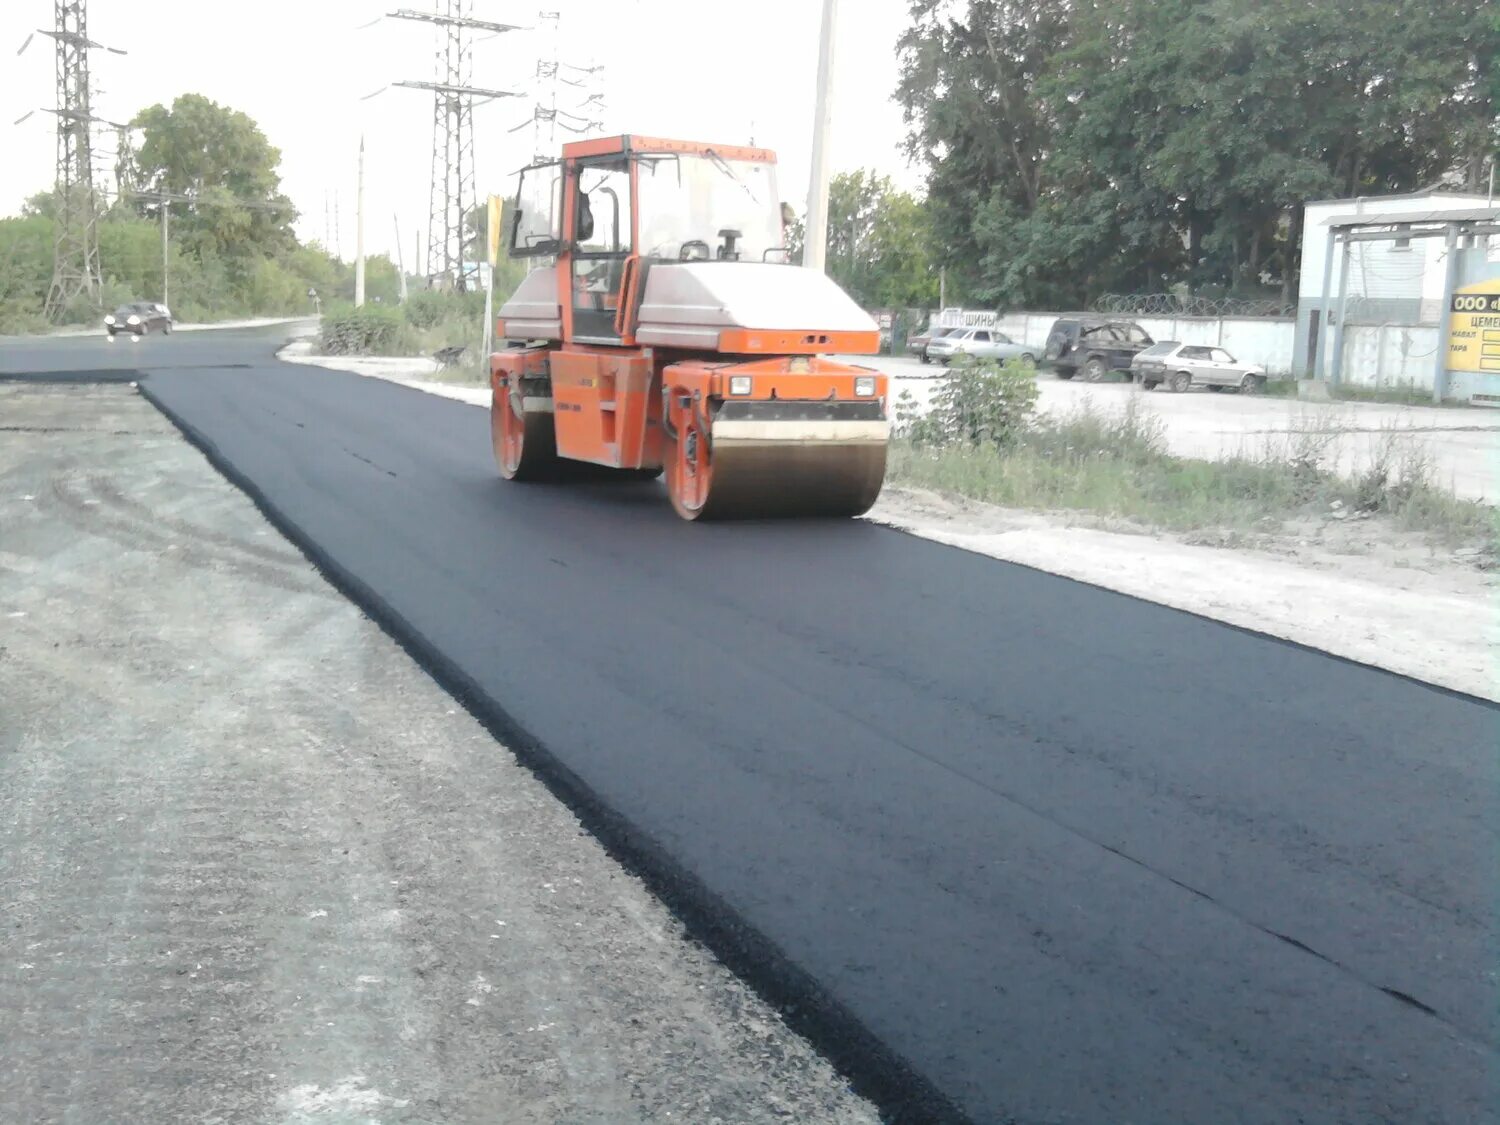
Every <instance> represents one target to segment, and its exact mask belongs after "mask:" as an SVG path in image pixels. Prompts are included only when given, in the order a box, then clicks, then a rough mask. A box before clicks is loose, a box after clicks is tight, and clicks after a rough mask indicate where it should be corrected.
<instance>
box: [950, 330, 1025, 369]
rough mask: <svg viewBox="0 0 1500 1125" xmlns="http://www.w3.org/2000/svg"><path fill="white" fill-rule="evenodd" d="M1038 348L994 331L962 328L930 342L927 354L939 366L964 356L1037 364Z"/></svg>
mask: <svg viewBox="0 0 1500 1125" xmlns="http://www.w3.org/2000/svg"><path fill="white" fill-rule="evenodd" d="M1036 353H1037V349H1036V348H1029V347H1027V346H1026V345H1025V344H1018V343H1016V342H1015V341H1014V340H1012V339H1011V338H1010V337H1009V336H1007V335H1006V334H1005V333H1004V332H997V331H996V330H995V329H993V328H960V329H958V331H956V332H950V333H949V334H948V335H946V336H942V337H939V338H937V339H933V340H930V341H929V342H928V344H927V354H928V355H929V356H931V357H932V358H933V359H935V360H937V361H938V362H939V363H949V362H951V361H952V360H954V359H956V358H957V357H958V356H961V355H969V356H973V357H974V358H975V359H998V360H1007V359H1019V360H1021V361H1022V362H1023V363H1035V362H1036Z"/></svg>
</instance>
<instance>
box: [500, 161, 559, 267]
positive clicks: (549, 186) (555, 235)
mask: <svg viewBox="0 0 1500 1125" xmlns="http://www.w3.org/2000/svg"><path fill="white" fill-rule="evenodd" d="M512 210H513V215H512V217H511V223H510V230H509V231H508V232H507V238H508V239H509V247H508V249H509V253H510V256H511V257H512V258H536V257H550V256H552V255H555V254H556V253H557V252H558V250H559V249H560V246H561V242H560V240H561V238H562V167H561V165H559V164H557V163H556V162H553V163H550V164H538V165H535V166H534V167H531V168H526V169H523V170H522V172H521V179H520V182H519V183H518V184H517V185H516V202H515V207H514V208H513V209H512Z"/></svg>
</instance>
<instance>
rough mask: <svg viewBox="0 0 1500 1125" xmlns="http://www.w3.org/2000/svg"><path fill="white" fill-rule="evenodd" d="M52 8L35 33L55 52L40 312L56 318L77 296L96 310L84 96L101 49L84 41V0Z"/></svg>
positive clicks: (61, 1)
mask: <svg viewBox="0 0 1500 1125" xmlns="http://www.w3.org/2000/svg"><path fill="white" fill-rule="evenodd" d="M52 7H53V16H54V27H53V30H52V31H42V32H41V34H42V35H49V36H51V37H52V39H53V40H54V41H55V42H56V48H57V109H56V111H55V112H56V113H57V180H56V185H57V187H56V190H57V237H56V241H55V242H54V244H53V264H52V285H51V287H50V288H49V289H48V290H47V304H46V306H45V310H44V311H45V314H46V315H47V316H48V317H49V318H51V319H56V318H57V317H58V316H59V315H60V314H61V313H62V312H63V310H64V309H66V308H67V307H68V306H69V305H70V304H71V303H73V302H74V301H75V300H77V298H78V297H79V296H86V297H87V298H88V299H89V301H90V302H91V303H92V304H94V305H98V303H99V301H100V297H101V291H102V289H103V280H102V278H101V277H100V273H99V214H98V200H97V197H96V195H95V187H94V147H93V137H92V133H91V131H90V130H91V127H92V125H93V123H94V121H95V120H97V119H96V118H95V117H94V115H93V112H92V110H91V108H90V105H91V98H90V91H89V51H91V50H93V49H95V48H98V47H102V46H103V44H102V43H95V42H94V41H93V40H91V39H90V38H89V37H88V3H87V0H54V2H53V5H52ZM27 42H30V40H29V39H28V40H27ZM21 49H22V50H25V49H26V48H25V45H24V44H23V45H22V48H21ZM106 49H107V50H110V51H113V52H114V53H115V54H117V55H123V54H124V53H125V52H124V51H120V50H116V49H115V48H113V47H109V48H106Z"/></svg>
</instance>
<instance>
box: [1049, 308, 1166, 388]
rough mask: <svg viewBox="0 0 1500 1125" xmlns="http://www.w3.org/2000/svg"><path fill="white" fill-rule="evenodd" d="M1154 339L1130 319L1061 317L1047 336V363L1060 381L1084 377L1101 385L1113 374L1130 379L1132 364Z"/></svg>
mask: <svg viewBox="0 0 1500 1125" xmlns="http://www.w3.org/2000/svg"><path fill="white" fill-rule="evenodd" d="M1153 343H1155V341H1154V340H1152V339H1151V336H1150V335H1149V334H1148V333H1147V332H1146V330H1145V329H1144V328H1142V327H1141V326H1140V325H1139V324H1136V323H1135V322H1134V321H1130V320H1109V319H1105V318H1102V317H1101V318H1093V317H1059V318H1058V319H1057V320H1056V321H1055V322H1054V323H1053V325H1052V331H1051V332H1050V333H1048V335H1047V350H1046V362H1047V364H1048V366H1050V367H1051V368H1052V369H1053V371H1055V372H1056V373H1057V377H1058V378H1059V379H1071V378H1073V376H1074V375H1078V374H1080V373H1081V374H1082V375H1083V377H1084V379H1086V380H1087V381H1088V382H1090V383H1097V382H1099V380H1101V379H1103V378H1104V377H1105V376H1106V375H1108V374H1109V373H1110V372H1111V371H1119V372H1122V373H1123V374H1124V375H1125V377H1126V378H1127V379H1129V378H1130V361H1131V360H1133V359H1134V358H1135V357H1136V355H1137V354H1139V353H1140V352H1143V351H1145V350H1146V349H1147V348H1149V347H1150V346H1151V345H1152V344H1153Z"/></svg>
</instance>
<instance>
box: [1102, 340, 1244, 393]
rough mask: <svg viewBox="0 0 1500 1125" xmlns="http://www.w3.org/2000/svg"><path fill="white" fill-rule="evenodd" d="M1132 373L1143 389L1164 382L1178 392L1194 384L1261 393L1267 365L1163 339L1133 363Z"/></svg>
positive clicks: (1218, 388)
mask: <svg viewBox="0 0 1500 1125" xmlns="http://www.w3.org/2000/svg"><path fill="white" fill-rule="evenodd" d="M1130 369H1131V374H1132V376H1133V377H1134V378H1135V379H1136V381H1138V382H1139V383H1140V384H1141V387H1142V388H1143V389H1144V390H1148V391H1149V390H1151V389H1152V388H1154V387H1158V386H1160V385H1161V384H1163V383H1165V384H1166V385H1167V386H1168V387H1169V388H1170V389H1172V390H1173V391H1177V392H1179V393H1180V392H1182V391H1186V390H1188V389H1189V388H1190V387H1193V386H1204V387H1207V388H1208V389H1209V390H1211V391H1222V390H1223V389H1224V388H1225V387H1234V388H1236V389H1237V390H1238V391H1239V392H1240V393H1241V394H1247V395H1253V394H1259V393H1260V392H1261V391H1262V390H1263V389H1264V388H1265V385H1266V369H1265V368H1264V367H1261V366H1259V365H1258V364H1254V363H1241V362H1240V361H1239V360H1237V359H1235V358H1234V356H1232V355H1230V354H1229V352H1227V351H1226V350H1225V349H1223V348H1219V347H1210V346H1208V345H1204V344H1184V343H1180V342H1178V341H1176V340H1164V341H1162V342H1161V343H1159V344H1153V345H1151V347H1149V348H1147V349H1146V350H1145V351H1143V352H1141V353H1140V354H1139V355H1137V356H1136V357H1135V358H1134V359H1133V360H1132V361H1131V363H1130Z"/></svg>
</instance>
